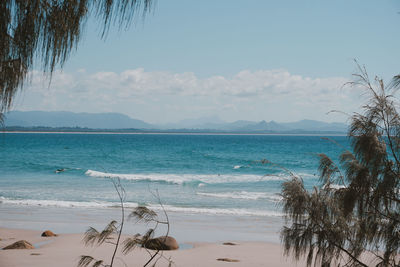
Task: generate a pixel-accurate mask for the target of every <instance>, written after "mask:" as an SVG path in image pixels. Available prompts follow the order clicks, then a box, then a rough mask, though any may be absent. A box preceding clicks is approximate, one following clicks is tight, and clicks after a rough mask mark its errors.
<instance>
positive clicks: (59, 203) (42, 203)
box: [0, 197, 282, 217]
mask: <svg viewBox="0 0 400 267" xmlns="http://www.w3.org/2000/svg"><path fill="white" fill-rule="evenodd" d="M0 204H11V205H25V206H39V207H61V208H115V207H119V203H118V202H115V203H114V202H77V201H63V200H33V199H9V198H4V197H0ZM124 206H125V207H126V208H134V207H137V206H138V204H137V203H133V202H125V203H124ZM147 207H149V208H150V209H153V210H156V211H162V208H161V207H160V205H157V204H149V205H147ZM164 209H165V211H167V212H179V213H189V214H211V215H236V216H263V217H264V216H282V214H281V213H279V212H276V211H263V210H249V209H221V208H196V207H177V206H172V205H164Z"/></svg>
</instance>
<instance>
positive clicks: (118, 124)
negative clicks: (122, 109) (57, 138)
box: [5, 111, 155, 129]
mask: <svg viewBox="0 0 400 267" xmlns="http://www.w3.org/2000/svg"><path fill="white" fill-rule="evenodd" d="M5 125H6V126H23V127H34V126H44V127H86V128H93V129H124V128H135V129H152V128H155V127H154V126H153V125H151V124H149V123H146V122H144V121H141V120H136V119H132V118H130V117H129V116H126V115H123V114H120V113H73V112H66V111H52V112H47V111H11V112H9V113H7V114H6V118H5Z"/></svg>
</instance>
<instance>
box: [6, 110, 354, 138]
mask: <svg viewBox="0 0 400 267" xmlns="http://www.w3.org/2000/svg"><path fill="white" fill-rule="evenodd" d="M5 125H6V127H9V128H10V127H15V126H18V127H38V126H40V127H55V128H63V127H64V128H65V127H72V128H73V127H80V128H90V129H114V130H116V129H139V130H146V131H155V132H163V131H166V132H222V133H224V132H235V133H290V134H296V133H328V132H329V133H346V131H347V127H348V126H347V125H346V124H344V123H337V122H334V123H327V122H321V121H315V120H301V121H297V122H290V123H278V122H275V121H270V122H267V121H265V120H263V121H259V122H254V121H246V120H238V121H235V122H225V121H223V120H221V119H219V118H218V117H215V116H214V117H204V118H197V119H187V120H183V121H180V122H177V123H171V124H164V125H152V124H149V123H146V122H144V121H141V120H137V119H132V118H130V117H129V116H127V115H123V114H120V113H73V112H65V111H57V112H45V111H11V112H9V113H8V114H6V119H5Z"/></svg>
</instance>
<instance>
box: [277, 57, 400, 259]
mask: <svg viewBox="0 0 400 267" xmlns="http://www.w3.org/2000/svg"><path fill="white" fill-rule="evenodd" d="M358 67H359V74H355V78H356V81H354V82H351V83H350V85H352V86H362V87H364V88H365V89H366V90H367V92H368V94H369V95H370V99H369V102H368V103H367V104H366V105H365V106H363V113H362V114H357V113H356V114H354V115H353V116H352V117H351V125H350V128H349V132H348V137H349V138H350V141H351V147H352V150H353V151H352V152H351V151H347V150H345V151H344V152H343V153H342V154H341V156H340V164H335V163H334V161H333V160H331V159H330V158H329V157H328V156H326V155H325V154H320V155H319V157H320V167H319V172H320V181H321V185H320V186H319V187H314V188H313V189H312V190H311V191H307V190H306V189H305V187H304V183H303V181H302V179H301V178H300V177H296V176H293V177H292V179H291V180H290V181H287V182H285V183H284V184H283V189H282V193H281V195H282V197H283V210H284V213H285V218H286V224H287V225H288V226H285V227H284V228H283V229H282V231H281V239H282V243H283V245H284V250H285V253H286V254H291V255H293V256H294V258H295V259H299V258H300V257H303V256H305V257H306V259H307V266H311V265H312V264H313V263H314V264H315V265H321V266H333V265H335V266H371V265H375V266H400V257H399V256H398V255H399V253H400V115H399V113H398V109H397V108H398V102H397V98H395V96H394V95H390V94H388V92H389V91H391V92H393V93H394V92H395V89H396V88H397V87H399V84H400V77H399V76H397V77H395V78H394V80H393V82H392V83H391V84H390V85H389V86H385V84H384V82H383V80H382V79H379V78H375V81H374V82H371V81H370V79H369V77H368V74H367V71H366V70H365V67H361V66H359V65H358ZM365 254H367V256H363V255H365ZM366 258H368V260H367V259H366Z"/></svg>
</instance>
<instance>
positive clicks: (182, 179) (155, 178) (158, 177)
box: [85, 170, 285, 184]
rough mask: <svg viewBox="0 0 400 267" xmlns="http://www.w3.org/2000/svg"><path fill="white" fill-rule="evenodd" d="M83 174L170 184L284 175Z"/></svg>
mask: <svg viewBox="0 0 400 267" xmlns="http://www.w3.org/2000/svg"><path fill="white" fill-rule="evenodd" d="M85 174H86V175H87V176H90V177H97V178H119V179H124V180H132V181H150V182H165V183H171V184H186V183H198V184H200V183H205V184H223V183H244V182H247V183H248V182H260V181H280V180H285V177H283V176H279V175H265V176H262V175H254V174H241V175H237V174H210V175H207V174H119V173H106V172H99V171H94V170H87V171H86V173H85Z"/></svg>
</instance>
